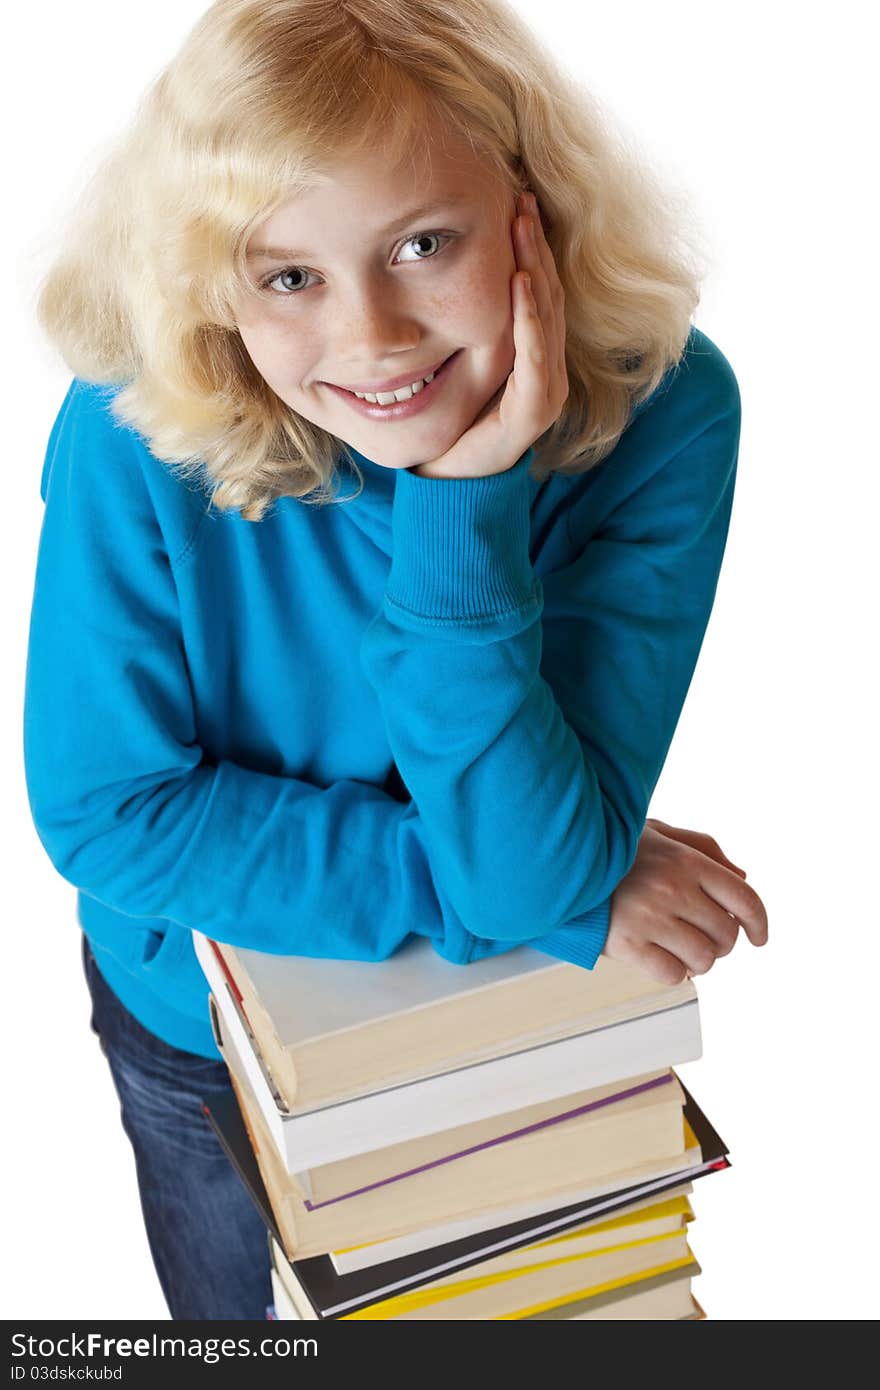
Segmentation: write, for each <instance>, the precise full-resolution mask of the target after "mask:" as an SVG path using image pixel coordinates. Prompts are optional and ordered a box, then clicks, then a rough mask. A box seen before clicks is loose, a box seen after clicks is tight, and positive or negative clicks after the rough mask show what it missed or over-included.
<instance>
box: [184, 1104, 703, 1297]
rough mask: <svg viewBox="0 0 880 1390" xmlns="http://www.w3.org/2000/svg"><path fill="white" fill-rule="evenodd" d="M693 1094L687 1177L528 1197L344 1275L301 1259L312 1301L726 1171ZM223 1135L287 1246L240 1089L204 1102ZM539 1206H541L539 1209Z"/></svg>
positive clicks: (407, 1282)
mask: <svg viewBox="0 0 880 1390" xmlns="http://www.w3.org/2000/svg"><path fill="white" fill-rule="evenodd" d="M679 1084H680V1085H681V1086H682V1090H683V1091H684V1095H685V1109H684V1114H685V1120H686V1123H687V1129H688V1132H689V1134H690V1135H692V1136H693V1142H692V1144H689V1147H690V1149H691V1155H692V1156H693V1154H694V1151H696V1153H697V1154H699V1155H700V1161H699V1162H691V1164H690V1166H689V1168H688V1169H687V1170H686V1172H685V1174H684V1176H683V1175H682V1173H681V1172H680V1171H672V1172H660V1173H657V1174H655V1175H653V1176H652V1177H651V1178H650V1179H648V1180H642V1181H641V1182H638V1181H637V1182H636V1183H634V1184H630V1185H628V1186H627V1185H618V1187H617V1188H613V1187H612V1188H606V1189H605V1190H604V1191H601V1192H600V1193H598V1194H594V1195H593V1196H591V1197H587V1198H583V1197H581V1199H580V1200H575V1201H574V1202H572V1203H567V1204H566V1203H562V1204H560V1205H558V1206H556V1207H553V1206H545V1207H544V1209H543V1210H542V1209H541V1208H540V1204H535V1203H527V1204H523V1206H522V1207H521V1208H520V1209H519V1210H518V1211H517V1212H515V1213H506V1214H495V1217H494V1224H493V1218H492V1216H489V1215H487V1214H485V1213H482V1214H481V1215H480V1217H479V1218H477V1219H476V1221H475V1224H474V1227H473V1229H467V1230H462V1229H461V1225H460V1223H459V1224H458V1226H456V1223H447V1225H445V1226H443V1227H437V1228H434V1229H433V1230H431V1231H425V1230H423V1231H422V1232H419V1233H418V1238H419V1239H420V1240H424V1242H425V1243H424V1244H423V1245H421V1246H420V1247H419V1248H417V1249H416V1250H415V1251H414V1252H406V1253H403V1254H399V1255H398V1256H397V1257H396V1258H392V1259H386V1260H384V1261H383V1262H382V1263H381V1264H377V1265H375V1266H371V1267H368V1268H366V1269H359V1270H357V1271H354V1272H352V1273H347V1274H342V1275H339V1274H337V1272H336V1271H335V1270H334V1268H333V1264H332V1262H331V1260H330V1258H329V1255H326V1254H325V1255H319V1256H314V1257H311V1258H304V1259H298V1260H296V1261H295V1265H296V1271H297V1277H298V1279H299V1280H300V1281H301V1283H302V1286H303V1289H304V1291H305V1293H306V1296H307V1298H308V1299H309V1301H310V1303H311V1306H312V1307H313V1309H314V1310H315V1311H316V1312H317V1314H318V1316H319V1317H335V1316H338V1315H339V1313H341V1312H344V1311H347V1310H349V1309H356V1308H358V1307H362V1306H364V1305H366V1304H369V1303H370V1302H374V1301H376V1299H377V1298H379V1297H381V1296H389V1295H391V1294H393V1293H395V1292H397V1291H400V1290H404V1289H409V1288H416V1287H418V1286H419V1285H420V1284H423V1283H427V1282H430V1281H431V1279H433V1278H435V1277H437V1275H438V1274H441V1273H445V1272H449V1271H451V1270H453V1269H459V1268H460V1269H466V1268H468V1267H469V1266H471V1265H473V1264H476V1263H479V1261H480V1260H482V1259H484V1258H486V1257H487V1256H488V1255H490V1254H494V1253H498V1252H500V1251H502V1250H505V1249H509V1248H514V1247H516V1246H518V1245H526V1244H529V1243H530V1242H533V1241H535V1240H537V1239H540V1238H541V1237H542V1236H544V1235H549V1234H553V1233H559V1232H562V1231H564V1230H567V1229H571V1228H573V1227H577V1226H579V1225H583V1224H584V1223H585V1222H586V1221H588V1220H590V1219H593V1218H595V1219H599V1220H602V1219H605V1218H606V1217H607V1216H608V1214H609V1213H611V1212H614V1211H619V1210H620V1209H622V1208H625V1207H627V1206H628V1205H629V1204H631V1203H634V1202H638V1201H642V1200H647V1199H648V1198H650V1197H652V1196H656V1195H657V1194H661V1193H664V1192H665V1193H676V1194H680V1193H681V1192H690V1191H691V1190H692V1187H691V1185H690V1183H691V1182H692V1181H693V1180H695V1179H696V1178H698V1177H703V1176H707V1175H709V1174H711V1173H715V1172H721V1171H723V1170H724V1169H726V1168H728V1167H730V1160H729V1158H728V1149H727V1146H726V1145H725V1144H724V1141H723V1140H722V1139H721V1137H720V1135H719V1134H718V1133H717V1131H716V1130H715V1129H714V1128H713V1126H712V1125H711V1123H710V1122H709V1120H708V1119H707V1117H706V1116H705V1114H704V1113H703V1111H702V1110H701V1109H700V1107H699V1106H698V1104H697V1102H696V1100H695V1099H694V1098H693V1096H692V1095H691V1094H690V1092H689V1091H688V1089H687V1087H686V1086H684V1084H683V1083H682V1082H681V1080H680V1079H679ZM203 1110H204V1113H205V1115H206V1117H207V1119H208V1120H209V1122H210V1124H211V1126H212V1128H213V1129H214V1132H215V1134H216V1135H217V1138H218V1140H219V1141H220V1143H221V1144H222V1146H223V1148H224V1149H225V1151H226V1153H227V1155H228V1157H229V1158H230V1160H231V1162H232V1163H233V1166H234V1167H235V1168H236V1169H237V1170H238V1173H239V1176H240V1177H241V1178H242V1180H243V1182H244V1183H245V1186H246V1188H247V1190H248V1191H249V1193H250V1195H251V1198H252V1199H253V1201H254V1204H255V1206H256V1208H257V1210H258V1211H259V1213H260V1215H261V1217H262V1219H263V1222H264V1224H265V1225H266V1227H267V1228H268V1230H269V1231H270V1232H271V1233H272V1234H273V1235H274V1237H275V1239H276V1240H277V1242H278V1243H279V1246H281V1247H282V1248H283V1241H282V1238H281V1233H280V1231H279V1229H278V1225H277V1222H276V1220H275V1216H274V1213H273V1211H272V1207H271V1204H270V1202H269V1198H268V1194H267V1192H266V1189H265V1186H264V1184H263V1181H262V1177H261V1174H260V1170H259V1166H258V1164H257V1160H256V1156H255V1154H254V1150H253V1148H252V1145H251V1141H250V1139H249V1137H248V1132H247V1128H246V1125H245V1122H244V1119H243V1117H242V1113H241V1111H240V1108H239V1105H238V1103H237V1101H236V1099H235V1095H234V1094H228V1095H217V1096H214V1097H212V1099H211V1102H210V1105H208V1104H207V1103H206V1104H204V1105H203ZM536 1206H537V1209H535V1208H536Z"/></svg>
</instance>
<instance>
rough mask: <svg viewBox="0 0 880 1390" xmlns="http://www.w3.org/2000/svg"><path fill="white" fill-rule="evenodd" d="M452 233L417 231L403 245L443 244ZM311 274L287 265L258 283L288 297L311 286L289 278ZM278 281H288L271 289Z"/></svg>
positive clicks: (423, 257) (423, 258)
mask: <svg viewBox="0 0 880 1390" xmlns="http://www.w3.org/2000/svg"><path fill="white" fill-rule="evenodd" d="M452 235H453V234H452V233H450V232H417V233H416V235H415V236H411V237H407V239H406V240H405V241H404V243H403V245H404V246H410V245H412V244H413V243H416V242H426V241H427V242H430V241H431V240H439V241H442V242H443V243H444V244H445V243H446V242H447V241H451V240H452ZM441 249H442V248H441ZM437 255H439V251H436V252H433V253H430V254H428V255H418V256H416V260H419V261H426V260H433V259H435V257H436V256H437ZM404 264H406V262H404ZM409 264H412V262H409ZM311 274H312V272H311V271H310V270H306V269H305V267H304V266H301V265H295V266H288V267H286V268H285V269H284V270H279V271H275V272H274V273H273V274H272V275H269V276H267V277H266V279H265V280H262V281H261V282H260V284H261V288H262V289H265V290H269V291H270V292H271V293H272V294H277V295H281V296H282V297H286V298H288V299H290V298H291V297H292V296H294V295H295V294H301V293H302V291H303V290H304V289H305V290H307V289H310V288H311V287H310V286H309V285H308V284H302V283H300V284H290V283H289V282H290V281H291V280H295V279H296V277H297V276H300V277H301V276H306V277H308V276H309V275H311ZM278 281H287V282H288V283H287V284H286V285H285V287H284V288H283V289H280V290H278V289H273V288H272V287H273V286H274V285H275V284H276V282H278Z"/></svg>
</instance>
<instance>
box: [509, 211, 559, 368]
mask: <svg viewBox="0 0 880 1390" xmlns="http://www.w3.org/2000/svg"><path fill="white" fill-rule="evenodd" d="M516 225H517V236H518V242H519V245H518V250H517V265H518V266H519V268H520V270H523V271H526V272H527V273H528V274H529V275H530V276H531V282H532V283H531V291H532V295H531V297H532V299H533V301H534V304H535V308H536V310H537V313H538V317H539V319H540V321H541V325H542V328H543V330H544V338H545V342H550V341H551V335H552V330H553V312H552V306H551V304H550V300H549V294H548V291H547V285H546V276H545V275H544V272H543V270H542V268H541V260H540V257H539V255H538V251H537V247H536V246H535V234H534V221H533V219H532V218H531V217H529V216H527V215H526V216H523V217H519V218H518V219H517V224H516Z"/></svg>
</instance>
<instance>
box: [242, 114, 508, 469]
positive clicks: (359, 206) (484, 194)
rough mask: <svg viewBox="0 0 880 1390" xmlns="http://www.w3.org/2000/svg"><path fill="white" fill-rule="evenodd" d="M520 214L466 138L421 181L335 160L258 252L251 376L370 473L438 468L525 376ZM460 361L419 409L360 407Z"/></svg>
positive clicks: (260, 239)
mask: <svg viewBox="0 0 880 1390" xmlns="http://www.w3.org/2000/svg"><path fill="white" fill-rule="evenodd" d="M515 216H516V207H515V203H514V195H513V193H512V192H510V193H508V192H507V190H502V189H500V187H499V185H498V183H497V181H496V179H495V176H494V172H493V171H492V170H491V169H488V168H487V166H486V164H485V163H484V162H483V161H481V160H480V159H479V158H478V157H477V156H476V155H475V154H474V151H473V150H472V149H471V147H470V145H469V144H467V143H465V142H460V141H458V140H457V139H456V140H450V139H448V138H447V139H446V140H444V141H443V142H442V143H437V142H432V143H431V147H430V161H429V163H428V167H427V169H426V170H425V171H424V172H419V170H418V169H416V168H410V167H408V164H406V165H405V166H404V167H403V168H401V169H398V170H394V169H391V168H389V167H388V166H387V164H386V162H385V161H384V160H383V158H382V155H381V152H377V153H375V154H371V155H370V156H369V157H365V158H360V159H358V160H356V161H347V162H337V163H335V164H333V165H332V166H330V167H329V169H328V178H327V181H326V183H325V184H322V185H321V186H320V187H318V188H317V189H313V190H310V191H309V192H307V193H303V194H300V195H298V196H297V197H295V198H294V199H292V200H291V201H290V202H288V203H287V204H285V205H284V206H283V207H281V208H279V209H278V210H277V211H276V212H274V213H273V214H272V216H271V217H269V218H267V219H266V220H265V221H264V222H263V223H261V224H260V226H259V227H258V228H257V230H256V231H255V232H254V233H253V235H252V236H251V238H250V241H249V243H248V246H247V256H248V268H249V274H250V277H251V279H252V280H253V282H254V283H255V284H259V285H260V286H261V289H260V297H259V301H258V302H256V303H246V304H242V305H240V306H239V310H238V313H237V315H236V323H237V327H238V330H239V333H240V335H241V338H242V341H243V342H244V345H245V348H246V349H247V352H248V354H249V355H250V358H251V360H252V361H253V363H254V366H255V367H256V369H257V371H258V372H259V373H260V375H261V376H262V377H263V378H264V380H265V381H266V382H267V383H268V385H269V386H270V387H271V388H272V390H273V391H274V392H275V394H276V395H277V396H279V397H280V399H281V400H283V401H284V402H286V404H287V405H289V406H290V408H291V409H292V410H294V411H295V412H296V413H297V414H298V415H300V416H303V417H305V418H306V419H307V420H310V421H311V422H312V423H313V424H315V425H319V426H321V427H322V428H323V429H325V430H327V431H328V432H329V433H331V434H333V435H335V436H336V438H338V439H342V440H344V441H345V443H347V444H350V445H351V446H352V447H353V448H355V449H356V450H357V451H358V452H359V453H361V454H363V455H365V457H367V458H368V459H371V460H372V461H373V462H375V463H378V464H382V465H384V466H385V467H387V468H409V467H411V466H413V465H416V464H419V463H426V462H428V461H430V460H432V459H434V458H437V457H438V456H439V455H440V454H442V453H444V452H445V451H446V450H447V449H449V448H450V447H451V446H452V445H453V444H454V443H455V442H456V440H457V439H458V438H459V437H460V436H461V435H462V434H463V433H464V432H465V431H466V430H467V429H468V428H469V427H470V425H471V424H473V422H474V420H475V419H476V417H477V416H478V415H479V414H480V412H481V410H482V409H483V407H484V406H485V405H487V403H488V402H489V401H490V400H491V398H492V397H493V396H494V395H495V394H496V392H497V391H498V390H499V389H500V388H501V387H502V386H503V385H504V383H505V382H506V380H507V377H508V376H509V375H510V372H511V371H512V370H513V358H514V344H513V318H512V306H511V284H510V282H511V276H512V275H513V274H514V271H515V269H516V264H515V255H514V249H513V242H512V237H511V223H512V222H513V219H514V218H515ZM452 354H456V356H455V360H454V361H452V362H450V363H449V364H448V366H447V367H446V368H445V370H444V372H443V373H441V375H440V377H439V378H438V380H437V382H436V383H435V386H434V389H433V390H432V391H430V392H429V393H428V394H426V396H425V400H424V402H418V398H417V397H416V400H415V401H414V404H416V403H418V404H420V405H421V408H420V409H419V410H418V411H417V412H416V413H412V414H406V413H404V414H402V415H401V414H391V413H384V412H383V413H382V414H381V415H379V417H378V418H372V417H371V416H369V415H367V414H366V413H365V412H364V411H362V410H359V409H357V408H356V407H357V406H358V405H360V404H361V403H360V402H358V401H357V400H356V398H355V397H354V396H353V395H352V394H351V389H352V388H353V389H357V390H362V389H363V388H366V389H368V390H373V391H374V392H375V390H377V389H382V388H385V389H388V385H387V384H388V383H391V384H392V385H391V389H394V388H396V387H397V386H398V384H399V383H400V384H402V383H407V384H409V383H413V382H416V381H418V380H419V379H420V378H423V377H424V376H426V375H427V374H428V373H429V372H431V371H432V370H433V369H434V368H436V367H438V366H439V365H440V364H441V363H443V362H444V361H445V360H446V359H448V358H450V357H451V356H452ZM334 387H337V388H345V389H343V390H334ZM373 410H374V411H375V410H376V408H375V407H373Z"/></svg>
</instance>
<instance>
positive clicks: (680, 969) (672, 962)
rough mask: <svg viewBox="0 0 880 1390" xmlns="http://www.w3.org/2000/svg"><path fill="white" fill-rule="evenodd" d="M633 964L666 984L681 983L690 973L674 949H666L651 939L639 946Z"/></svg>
mask: <svg viewBox="0 0 880 1390" xmlns="http://www.w3.org/2000/svg"><path fill="white" fill-rule="evenodd" d="M632 964H634V965H635V966H636V967H637V968H638V969H639V970H643V971H644V973H645V974H646V975H650V976H651V977H652V979H655V980H660V981H661V982H662V983H663V984H664V985H680V984H682V982H683V981H684V980H686V979H687V975H688V971H687V966H686V965H685V963H684V961H682V960H679V958H678V956H676V955H675V954H674V953H673V952H672V951H666V950H664V949H663V947H662V946H658V945H656V944H655V943H653V942H650V941H647V942H645V943H644V944H643V945H641V946H640V947H639V949H638V952H637V954H636V955H635V956H634V957H633V958H632Z"/></svg>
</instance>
